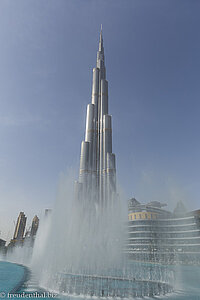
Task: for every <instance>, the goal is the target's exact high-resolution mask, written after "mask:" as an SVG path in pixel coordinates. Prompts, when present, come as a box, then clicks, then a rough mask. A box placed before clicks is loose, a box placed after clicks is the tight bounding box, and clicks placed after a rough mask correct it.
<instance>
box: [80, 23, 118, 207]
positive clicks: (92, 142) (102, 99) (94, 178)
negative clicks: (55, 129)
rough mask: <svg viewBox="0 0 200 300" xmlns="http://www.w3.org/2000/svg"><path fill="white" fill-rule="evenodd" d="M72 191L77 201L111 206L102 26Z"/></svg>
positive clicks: (111, 157)
mask: <svg viewBox="0 0 200 300" xmlns="http://www.w3.org/2000/svg"><path fill="white" fill-rule="evenodd" d="M75 190H76V195H77V197H78V198H79V199H86V198H87V199H89V200H91V201H93V202H94V203H98V204H99V205H100V206H101V207H104V206H107V205H108V204H109V205H110V204H112V203H113V201H115V197H116V167H115V154H113V153H112V117H111V115H109V113H108V81H107V80H106V68H105V57H104V46H103V35H102V26H101V32H100V40H99V49H98V51H97V63H96V67H95V68H94V69H93V82H92V101H91V103H90V104H88V106H87V116H86V129H85V140H84V141H82V143H81V156H80V171H79V180H78V181H77V182H76V187H75Z"/></svg>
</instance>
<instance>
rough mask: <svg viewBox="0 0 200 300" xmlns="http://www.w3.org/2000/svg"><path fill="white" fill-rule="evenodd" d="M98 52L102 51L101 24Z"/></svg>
mask: <svg viewBox="0 0 200 300" xmlns="http://www.w3.org/2000/svg"><path fill="white" fill-rule="evenodd" d="M99 51H101V52H102V51H103V33H102V24H101V30H100V38H99Z"/></svg>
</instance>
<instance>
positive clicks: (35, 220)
mask: <svg viewBox="0 0 200 300" xmlns="http://www.w3.org/2000/svg"><path fill="white" fill-rule="evenodd" d="M38 226H39V218H38V216H35V217H34V218H33V221H32V225H31V236H32V237H33V236H36V233H37V230H38Z"/></svg>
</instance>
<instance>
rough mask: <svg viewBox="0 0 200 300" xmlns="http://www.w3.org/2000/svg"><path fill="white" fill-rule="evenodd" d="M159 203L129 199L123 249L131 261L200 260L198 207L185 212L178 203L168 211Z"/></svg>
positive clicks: (199, 216) (171, 261)
mask: <svg viewBox="0 0 200 300" xmlns="http://www.w3.org/2000/svg"><path fill="white" fill-rule="evenodd" d="M163 206H165V205H164V204H161V203H160V202H157V201H155V202H150V203H147V204H141V203H139V202H138V201H137V200H136V199H134V198H133V199H131V200H130V201H129V214H128V219H129V221H128V234H129V235H128V242H127V245H126V249H125V252H126V253H127V254H128V256H129V257H130V258H131V259H134V260H142V261H162V262H167V263H175V262H179V263H181V262H187V263H196V262H200V210H198V211H193V212H186V210H185V209H184V206H183V204H182V203H181V202H179V203H178V204H177V207H176V208H175V210H174V212H173V213H172V212H169V211H167V210H164V209H163V208H162V207H163Z"/></svg>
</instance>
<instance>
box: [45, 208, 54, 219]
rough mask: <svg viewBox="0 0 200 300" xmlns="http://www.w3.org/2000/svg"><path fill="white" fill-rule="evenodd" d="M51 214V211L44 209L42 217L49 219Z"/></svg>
mask: <svg viewBox="0 0 200 300" xmlns="http://www.w3.org/2000/svg"><path fill="white" fill-rule="evenodd" d="M51 213H52V209H50V208H46V209H45V212H44V216H45V217H49V216H50V215H51Z"/></svg>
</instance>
